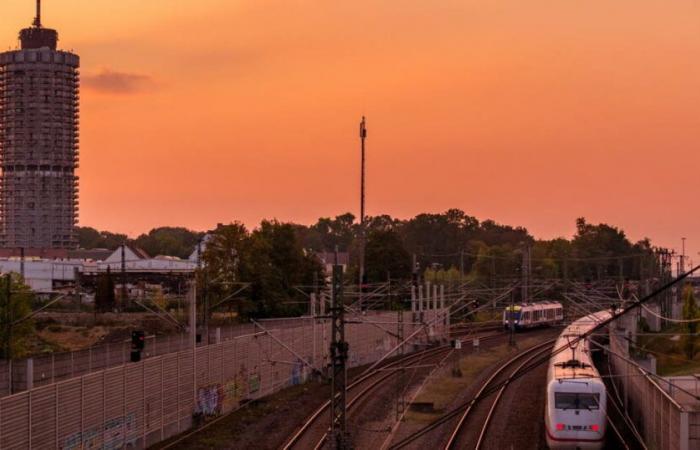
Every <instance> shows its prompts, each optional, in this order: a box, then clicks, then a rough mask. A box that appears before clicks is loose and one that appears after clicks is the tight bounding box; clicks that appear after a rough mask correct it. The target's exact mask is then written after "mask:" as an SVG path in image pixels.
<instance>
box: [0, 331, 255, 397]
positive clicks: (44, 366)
mask: <svg viewBox="0 0 700 450" xmlns="http://www.w3.org/2000/svg"><path fill="white" fill-rule="evenodd" d="M253 330H254V326H253V325H249V324H241V325H230V326H226V327H220V328H213V329H211V330H210V332H209V340H208V341H207V340H206V339H203V340H202V342H201V343H200V344H198V345H199V346H204V345H207V343H208V342H209V343H216V342H221V341H224V340H230V339H234V338H235V337H237V336H242V335H245V334H251V333H254V331H253ZM188 347H191V343H190V340H189V335H188V334H185V333H180V334H171V335H162V336H156V335H151V336H146V339H145V348H144V351H143V353H142V358H144V359H147V358H152V357H155V356H161V355H166V354H169V353H173V352H178V351H181V350H184V349H187V348H188ZM130 352H131V340H130V339H127V340H123V341H121V342H112V343H105V344H99V345H95V346H92V347H90V348H87V349H84V350H78V351H72V352H57V353H50V354H47V355H40V356H35V357H32V358H26V359H17V360H13V361H5V360H2V361H0V397H5V396H7V395H11V394H15V393H18V392H22V391H25V390H27V389H28V388H32V387H39V386H45V385H47V384H52V383H56V382H58V381H64V380H68V379H70V378H74V377H78V376H81V375H86V374H88V373H91V372H96V371H100V370H104V369H107V368H110V367H117V366H120V365H122V364H125V363H127V362H129V358H130Z"/></svg>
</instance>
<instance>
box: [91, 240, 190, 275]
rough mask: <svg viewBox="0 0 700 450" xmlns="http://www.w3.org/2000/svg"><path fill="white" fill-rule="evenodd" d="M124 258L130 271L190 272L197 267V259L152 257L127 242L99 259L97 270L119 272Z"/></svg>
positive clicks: (126, 269) (153, 272)
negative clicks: (102, 259) (107, 255)
mask: <svg viewBox="0 0 700 450" xmlns="http://www.w3.org/2000/svg"><path fill="white" fill-rule="evenodd" d="M122 249H123V250H122ZM122 259H123V262H124V270H125V271H126V272H129V273H150V274H155V273H189V272H193V271H194V270H195V269H196V268H197V263H196V262H195V261H191V260H189V259H180V258H178V257H175V256H156V257H151V256H149V255H148V254H147V253H146V252H145V251H143V250H142V249H140V248H138V247H136V246H133V245H128V244H126V245H120V246H119V247H118V248H117V249H116V250H114V252H112V254H111V255H109V257H107V258H106V259H105V260H104V261H98V262H97V264H96V270H97V272H106V271H107V267H109V270H110V271H111V272H112V273H118V272H119V271H120V270H121V269H122Z"/></svg>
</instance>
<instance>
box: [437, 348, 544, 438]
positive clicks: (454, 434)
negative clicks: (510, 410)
mask: <svg viewBox="0 0 700 450" xmlns="http://www.w3.org/2000/svg"><path fill="white" fill-rule="evenodd" d="M554 342H555V339H551V340H549V341H547V342H544V343H542V344H537V345H535V346H533V347H530V348H528V349H527V350H524V351H522V352H520V353H518V354H517V355H515V356H514V357H513V358H511V359H509V360H508V361H506V362H505V363H504V364H503V365H501V366H500V367H499V368H498V369H497V370H496V371H495V372H494V373H492V374H491V376H490V377H489V378H488V379H487V380H486V381H485V382H484V383H483V384H482V385H481V388H480V389H479V392H478V393H477V394H476V396H474V398H475V399H476V398H481V394H482V393H483V392H484V391H485V390H486V389H487V388H488V387H489V386H490V385H491V383H492V382H493V380H495V379H496V377H498V376H499V375H500V374H501V373H502V372H503V371H504V370H505V369H507V368H508V367H509V366H511V365H512V364H513V363H515V362H516V361H518V360H520V359H522V358H523V357H525V356H527V355H529V354H530V353H532V352H537V351H538V350H539V349H540V348H541V347H544V346H546V345H550V346H551V345H552V344H553V343H554ZM539 353H540V352H537V354H538V355H539ZM531 359H534V357H533V358H531ZM531 359H528V360H527V361H525V363H523V364H522V365H521V367H522V366H524V365H525V364H526V363H527V362H529V361H530V360H531ZM475 404H476V402H475V401H472V402H471V403H470V404H469V406H468V407H467V409H466V410H465V411H464V413H463V414H462V415H461V416H460V418H459V420H458V421H457V425H456V426H455V427H454V429H453V430H452V434H451V435H450V438H449V439H448V441H447V443H446V444H445V447H444V449H445V450H452V449H453V448H455V444H456V441H457V438H458V437H459V434H460V433H461V431H462V429H463V427H464V424H465V422H466V421H467V417H469V414H470V413H471V412H472V409H473V407H474V405H475Z"/></svg>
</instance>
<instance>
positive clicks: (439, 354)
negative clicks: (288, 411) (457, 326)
mask: <svg viewBox="0 0 700 450" xmlns="http://www.w3.org/2000/svg"><path fill="white" fill-rule="evenodd" d="M440 349H441V350H443V351H440V352H438V351H436V352H434V353H433V354H431V355H427V358H437V357H440V358H441V359H440V362H439V363H438V364H440V363H441V362H442V361H444V360H445V358H443V357H442V356H443V353H447V354H448V355H449V354H450V353H451V350H452V349H451V348H450V347H440ZM422 356H426V355H422ZM392 375H393V373H387V374H386V375H385V376H382V377H379V378H377V379H376V380H374V381H372V383H371V384H370V385H369V386H367V387H366V388H364V389H363V390H362V391H360V392H359V393H358V394H357V395H356V396H355V397H353V398H352V399H351V400H350V401H349V402H348V404H347V408H348V412H349V411H350V410H351V409H352V408H353V406H354V405H355V404H356V403H357V402H358V401H359V400H362V399H364V398H365V396H366V395H367V394H369V393H370V392H371V391H372V390H373V389H374V388H375V387H377V386H379V385H380V384H381V383H383V382H384V381H386V380H387V379H388V378H390V377H391V376H392ZM326 439H328V431H326V432H325V433H323V436H322V437H321V439H319V441H318V443H317V444H316V445H315V446H314V450H321V449H322V448H323V446H324V444H325V442H326Z"/></svg>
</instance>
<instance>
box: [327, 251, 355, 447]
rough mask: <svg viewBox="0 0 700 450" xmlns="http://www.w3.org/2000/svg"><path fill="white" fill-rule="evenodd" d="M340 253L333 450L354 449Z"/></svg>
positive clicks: (335, 287) (334, 300)
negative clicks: (348, 418)
mask: <svg viewBox="0 0 700 450" xmlns="http://www.w3.org/2000/svg"><path fill="white" fill-rule="evenodd" d="M337 254H338V251H337V250H336V261H335V265H333V284H332V286H331V288H332V290H331V349H330V350H331V433H330V438H331V442H330V445H331V448H332V449H334V450H346V449H349V448H351V446H350V442H349V441H350V439H349V436H348V432H347V423H346V398H345V394H346V389H347V372H346V362H347V359H348V344H347V342H345V310H344V303H343V266H341V265H339V264H338V256H337Z"/></svg>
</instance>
